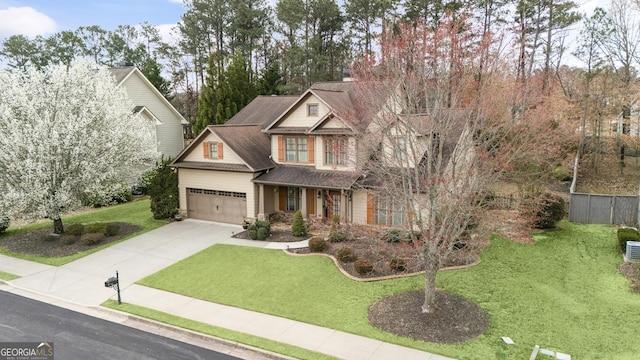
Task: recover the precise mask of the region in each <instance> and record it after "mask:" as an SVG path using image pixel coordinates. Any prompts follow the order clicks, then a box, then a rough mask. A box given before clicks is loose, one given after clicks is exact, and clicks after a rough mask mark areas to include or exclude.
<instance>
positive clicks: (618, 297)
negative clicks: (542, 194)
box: [140, 222, 640, 359]
mask: <svg viewBox="0 0 640 360" xmlns="http://www.w3.org/2000/svg"><path fill="white" fill-rule="evenodd" d="M560 226H561V227H562V228H563V230H559V231H551V232H546V233H544V234H540V235H536V236H535V239H536V242H535V244H533V245H531V244H518V243H513V242H511V241H508V240H505V239H501V238H494V239H492V244H491V246H489V247H487V248H486V249H485V250H483V252H482V253H481V258H482V262H481V263H480V264H479V265H477V266H474V267H472V268H469V269H466V270H456V271H443V272H441V273H439V275H438V287H439V288H441V289H443V290H446V291H449V292H452V293H455V294H458V295H461V296H464V297H466V298H469V299H471V300H473V301H475V302H477V303H478V304H479V305H480V306H481V307H482V308H484V309H485V310H486V311H487V312H488V313H489V316H490V319H491V327H490V328H489V329H488V330H487V331H486V332H485V333H484V334H483V335H481V336H480V337H478V338H476V339H474V340H471V341H467V342H464V343H460V344H452V345H440V344H432V343H425V342H421V341H414V340H411V339H406V338H401V337H398V336H395V335H392V334H389V333H386V332H384V331H382V330H378V329H377V328H374V327H372V326H370V325H369V324H368V322H367V309H368V307H369V306H370V305H371V303H372V302H374V301H375V300H377V299H380V298H382V297H384V296H387V295H391V294H395V293H400V292H404V291H410V290H416V289H421V288H423V284H422V282H423V277H422V276H414V277H408V278H403V279H394V280H385V281H378V282H367V283H365V282H356V281H353V280H349V279H347V278H346V277H344V276H343V275H342V274H341V273H340V272H338V271H337V269H336V268H335V266H334V265H333V263H332V262H331V261H330V260H329V259H327V258H324V257H292V256H288V255H286V254H284V253H282V252H279V251H274V250H265V249H255V248H245V247H237V246H226V245H214V246H212V247H210V248H208V249H206V250H204V251H202V252H200V253H198V254H195V255H193V256H192V257H190V258H188V259H185V260H183V261H181V262H179V263H177V264H175V265H173V266H171V267H169V268H167V269H165V270H163V271H160V272H158V273H156V274H154V275H151V276H149V277H147V278H145V279H143V280H141V281H140V283H141V284H143V285H147V286H152V287H156V288H161V289H165V290H169V291H173V292H176V293H180V294H185V295H187V296H192V297H196V298H200V299H205V300H210V301H215V302H218V303H223V304H229V305H233V306H237V307H241V308H246V309H250V310H255V311H260V312H264V313H269V314H274V315H277V316H283V317H287V318H291V319H295V320H299V321H303V322H307V323H312V324H317V325H320V326H326V327H330V328H334V329H338V330H342V331H346V332H351V333H355V334H359V335H363V336H368V337H372V338H376V339H380V340H383V341H388V342H393V343H397V344H400V345H404V346H410V347H414V348H417V349H422V350H426V351H431V352H434V353H439V354H443V355H447V356H451V357H455V358H459V359H523V358H528V356H529V355H530V353H531V351H532V349H533V347H534V345H536V344H538V345H540V346H542V347H543V348H547V349H552V350H556V351H560V352H564V353H568V354H571V355H572V356H573V358H574V359H635V358H637V356H638V355H637V354H639V353H640V342H638V341H635V340H634V339H635V337H636V335H637V329H638V325H637V324H638V323H640V295H638V294H633V293H631V291H630V284H629V282H628V281H627V280H626V279H625V278H624V277H622V276H621V275H620V274H619V273H618V272H617V266H618V265H619V264H620V263H621V262H622V257H621V255H620V254H619V253H618V252H617V249H616V239H615V231H614V229H613V228H612V227H608V226H602V225H577V224H571V223H568V222H561V223H560ZM502 336H509V337H511V338H512V339H513V340H514V341H515V343H516V344H515V345H506V344H504V343H503V341H502V339H501V337H502Z"/></svg>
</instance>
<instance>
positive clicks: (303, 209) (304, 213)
mask: <svg viewBox="0 0 640 360" xmlns="http://www.w3.org/2000/svg"><path fill="white" fill-rule="evenodd" d="M300 189H301V190H302V196H301V197H302V201H301V202H300V213H302V218H303V219H306V218H307V216H308V215H309V214H307V188H300Z"/></svg>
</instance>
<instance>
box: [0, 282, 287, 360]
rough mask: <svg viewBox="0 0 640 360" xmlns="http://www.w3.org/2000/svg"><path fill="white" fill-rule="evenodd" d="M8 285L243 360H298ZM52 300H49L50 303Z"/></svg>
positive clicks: (57, 303)
mask: <svg viewBox="0 0 640 360" xmlns="http://www.w3.org/2000/svg"><path fill="white" fill-rule="evenodd" d="M2 285H4V286H7V287H9V288H10V289H13V290H17V291H11V290H9V291H6V290H3V289H1V288H0V291H5V292H8V293H11V294H14V295H18V296H23V297H27V298H29V299H32V300H36V301H41V302H45V303H47V304H50V305H53V306H58V307H62V308H65V309H67V310H70V311H75V312H78V313H81V314H84V315H87V316H91V317H94V318H98V319H101V320H106V321H109V322H113V323H117V324H120V325H123V326H128V327H131V328H134V329H138V330H141V331H145V332H148V333H152V334H154V335H159V336H163V337H168V338H172V339H174V340H178V341H181V342H184V343H187V344H190V345H194V346H198V347H202V348H206V349H209V350H213V351H217V352H220V353H223V354H226V355H231V356H237V357H241V358H243V359H256V360H258V359H260V360H262V359H272V360H295V359H294V358H291V357H288V356H285V355H281V354H277V353H274V352H271V351H268V350H264V349H260V348H257V347H253V346H250V345H246V344H242V343H238V342H235V341H231V340H227V339H223V338H219V337H215V336H212V335H207V334H203V333H199V332H196V331H193V330H189V329H184V328H181V327H178V326H175V325H171V324H167V323H163V322H160V321H156V320H153V319H147V318H144V317H141V316H138V315H134V314H129V313H127V312H123V311H120V310H116V309H111V308H107V307H103V306H91V305H89V306H87V305H82V304H79V303H75V302H72V301H69V300H65V299H62V298H58V297H55V296H50V295H47V294H43V293H40V292H37V291H34V290H31V289H24V288H21V287H18V286H14V285H12V284H11V283H9V282H8V281H6V280H2V279H0V286H2ZM47 299H49V301H47ZM100 315H103V316H100Z"/></svg>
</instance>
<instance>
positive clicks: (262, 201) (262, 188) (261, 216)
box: [258, 184, 265, 220]
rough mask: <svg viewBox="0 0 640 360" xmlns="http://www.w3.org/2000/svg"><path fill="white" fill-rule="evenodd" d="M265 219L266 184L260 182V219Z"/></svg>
mask: <svg viewBox="0 0 640 360" xmlns="http://www.w3.org/2000/svg"><path fill="white" fill-rule="evenodd" d="M264 219H265V216H264V184H258V220H264Z"/></svg>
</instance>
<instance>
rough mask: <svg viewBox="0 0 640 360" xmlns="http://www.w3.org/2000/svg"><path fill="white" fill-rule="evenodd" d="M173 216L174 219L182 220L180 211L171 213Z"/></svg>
mask: <svg viewBox="0 0 640 360" xmlns="http://www.w3.org/2000/svg"><path fill="white" fill-rule="evenodd" d="M173 218H174V219H175V220H176V221H182V214H181V213H180V211H177V212H176V213H175V214H174V215H173Z"/></svg>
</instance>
